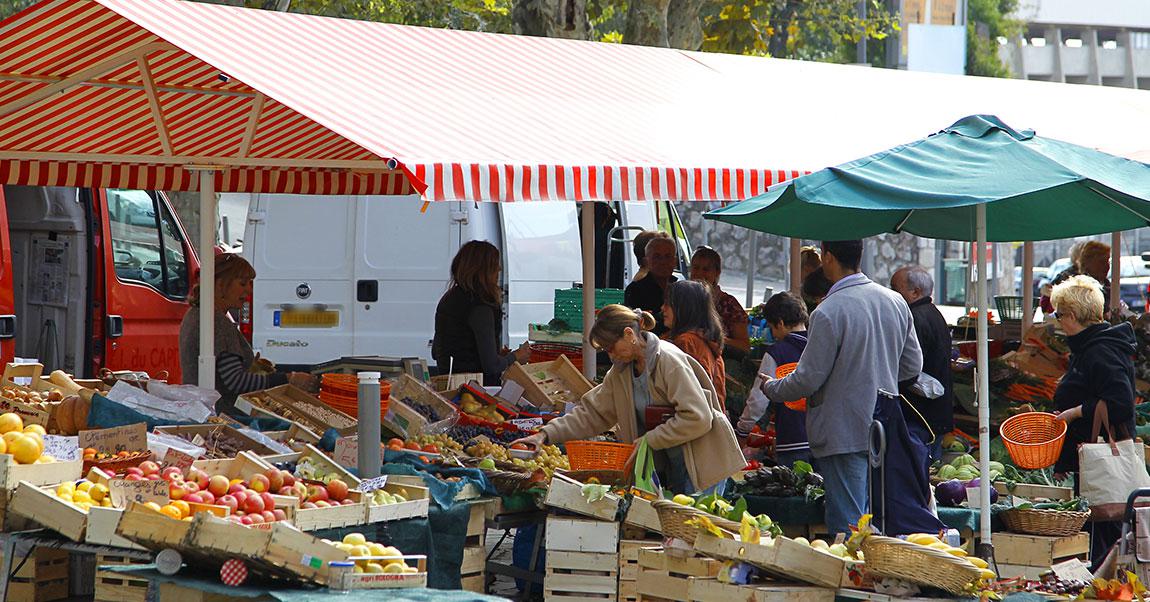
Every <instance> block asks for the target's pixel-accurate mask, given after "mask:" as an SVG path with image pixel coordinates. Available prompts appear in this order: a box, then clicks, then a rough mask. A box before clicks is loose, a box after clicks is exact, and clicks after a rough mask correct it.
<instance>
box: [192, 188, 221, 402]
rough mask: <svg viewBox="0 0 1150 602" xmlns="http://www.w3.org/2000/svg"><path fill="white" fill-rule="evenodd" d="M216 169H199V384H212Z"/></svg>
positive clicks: (203, 385) (214, 351)
mask: <svg viewBox="0 0 1150 602" xmlns="http://www.w3.org/2000/svg"><path fill="white" fill-rule="evenodd" d="M215 246H216V171H215V170H214V169H201V170H200V366H199V367H200V370H199V380H198V381H197V383H198V384H199V386H201V387H204V388H207V389H213V388H215V386H216V328H215V325H216V317H215V309H216V290H215V289H216V251H215Z"/></svg>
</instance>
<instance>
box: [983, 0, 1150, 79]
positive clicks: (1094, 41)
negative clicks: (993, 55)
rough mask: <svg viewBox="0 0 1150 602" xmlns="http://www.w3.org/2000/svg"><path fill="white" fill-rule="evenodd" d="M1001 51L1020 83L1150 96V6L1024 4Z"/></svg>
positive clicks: (1090, 1)
mask: <svg viewBox="0 0 1150 602" xmlns="http://www.w3.org/2000/svg"><path fill="white" fill-rule="evenodd" d="M1021 4H1022V5H1021V6H1020V7H1019V10H1018V12H1017V14H1016V15H1015V16H1016V17H1017V18H1019V19H1021V20H1023V21H1024V22H1025V23H1026V24H1027V27H1026V31H1025V32H1024V34H1023V35H1022V36H1020V37H1019V38H1017V39H1014V40H1009V41H1007V43H1005V44H1003V45H1002V46H1001V47H1000V49H999V55H1000V56H1001V57H1002V60H1003V61H1004V62H1006V64H1007V65H1009V66H1010V69H1011V71H1012V72H1013V73H1014V76H1015V77H1017V78H1020V79H1035V80H1043V81H1054V82H1066V83H1074V84H1094V85H1103V86H1121V87H1126V88H1140V89H1143V90H1150V0H1022V3H1021Z"/></svg>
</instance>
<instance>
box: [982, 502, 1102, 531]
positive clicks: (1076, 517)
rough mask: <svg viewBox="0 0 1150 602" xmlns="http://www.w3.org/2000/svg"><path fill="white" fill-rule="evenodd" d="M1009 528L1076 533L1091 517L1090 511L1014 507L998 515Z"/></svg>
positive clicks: (1012, 529)
mask: <svg viewBox="0 0 1150 602" xmlns="http://www.w3.org/2000/svg"><path fill="white" fill-rule="evenodd" d="M998 516H999V517H1000V518H1002V524H1004V525H1006V528H1007V530H1009V531H1014V532H1015V533H1026V534H1028V535H1049V536H1052V537H1064V536H1067V535H1076V534H1077V533H1078V532H1079V531H1081V530H1082V526H1083V525H1085V524H1086V521H1087V520H1088V519H1089V518H1090V511H1089V510H1086V511H1085V512H1074V511H1069V510H1035V509H1033V508H1025V509H1020V508H1012V509H1010V510H1004V511H1003V512H1000V513H999V515H998Z"/></svg>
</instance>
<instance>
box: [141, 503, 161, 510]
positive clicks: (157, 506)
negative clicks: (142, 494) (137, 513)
mask: <svg viewBox="0 0 1150 602" xmlns="http://www.w3.org/2000/svg"><path fill="white" fill-rule="evenodd" d="M144 506H146V507H148V508H151V509H152V510H155V511H156V512H159V511H160V505H159V504H157V503H156V502H144Z"/></svg>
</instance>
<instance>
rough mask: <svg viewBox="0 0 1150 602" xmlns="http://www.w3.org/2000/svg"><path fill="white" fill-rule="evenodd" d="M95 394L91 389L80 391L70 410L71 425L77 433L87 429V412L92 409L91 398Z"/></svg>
mask: <svg viewBox="0 0 1150 602" xmlns="http://www.w3.org/2000/svg"><path fill="white" fill-rule="evenodd" d="M95 394H96V392H95V391H93V390H92V389H85V388H81V389H80V394H79V395H78V396H77V398H76V402H75V404H74V405H73V408H72V425H73V426H74V427H75V428H76V432H77V433H78V432H80V431H82V430H84V429H87V428H88V412H89V411H91V409H92V396H93V395H95Z"/></svg>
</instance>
